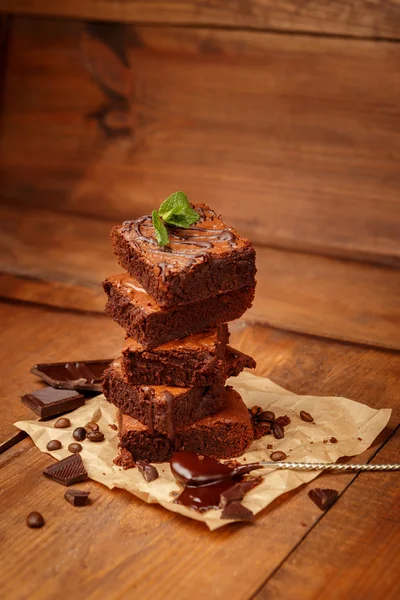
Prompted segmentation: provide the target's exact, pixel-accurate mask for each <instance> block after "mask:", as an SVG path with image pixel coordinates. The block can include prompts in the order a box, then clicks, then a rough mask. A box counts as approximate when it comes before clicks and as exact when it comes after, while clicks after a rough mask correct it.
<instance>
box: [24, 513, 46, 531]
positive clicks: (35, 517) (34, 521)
mask: <svg viewBox="0 0 400 600" xmlns="http://www.w3.org/2000/svg"><path fill="white" fill-rule="evenodd" d="M26 524H27V525H28V527H30V528H31V529H39V528H40V527H43V525H44V519H43V517H42V515H41V514H40V513H39V512H36V511H35V512H31V513H29V515H28V516H27V517H26Z"/></svg>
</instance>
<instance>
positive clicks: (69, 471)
mask: <svg viewBox="0 0 400 600" xmlns="http://www.w3.org/2000/svg"><path fill="white" fill-rule="evenodd" d="M43 473H44V475H46V476H47V477H50V479H53V480H54V481H57V483H61V484H62V485H72V484H73V483H79V481H85V480H86V479H88V474H87V471H86V469H85V467H84V465H83V462H82V457H81V456H80V454H71V456H67V458H64V459H63V460H60V461H59V462H57V463H54V464H52V465H50V466H48V467H46V468H45V469H44V471H43Z"/></svg>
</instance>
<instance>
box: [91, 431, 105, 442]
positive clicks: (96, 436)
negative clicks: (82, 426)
mask: <svg viewBox="0 0 400 600" xmlns="http://www.w3.org/2000/svg"><path fill="white" fill-rule="evenodd" d="M87 439H88V440H90V441H91V442H102V441H103V440H104V433H102V432H101V431H89V432H88V434H87Z"/></svg>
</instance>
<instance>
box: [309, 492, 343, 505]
mask: <svg viewBox="0 0 400 600" xmlns="http://www.w3.org/2000/svg"><path fill="white" fill-rule="evenodd" d="M308 495H309V497H310V499H311V500H312V501H313V502H314V504H316V505H317V506H318V508H320V509H321V510H327V509H328V508H330V507H331V506H332V504H333V503H334V502H335V501H336V500H337V498H338V496H339V492H338V491H337V490H330V489H327V488H314V489H312V490H310V491H309V492H308Z"/></svg>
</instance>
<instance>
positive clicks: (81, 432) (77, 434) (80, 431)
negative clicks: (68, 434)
mask: <svg viewBox="0 0 400 600" xmlns="http://www.w3.org/2000/svg"><path fill="white" fill-rule="evenodd" d="M72 437H73V438H74V440H76V441H77V442H82V441H83V440H84V439H85V437H86V429H85V428H84V427H77V428H76V429H74V431H73V432H72Z"/></svg>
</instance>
